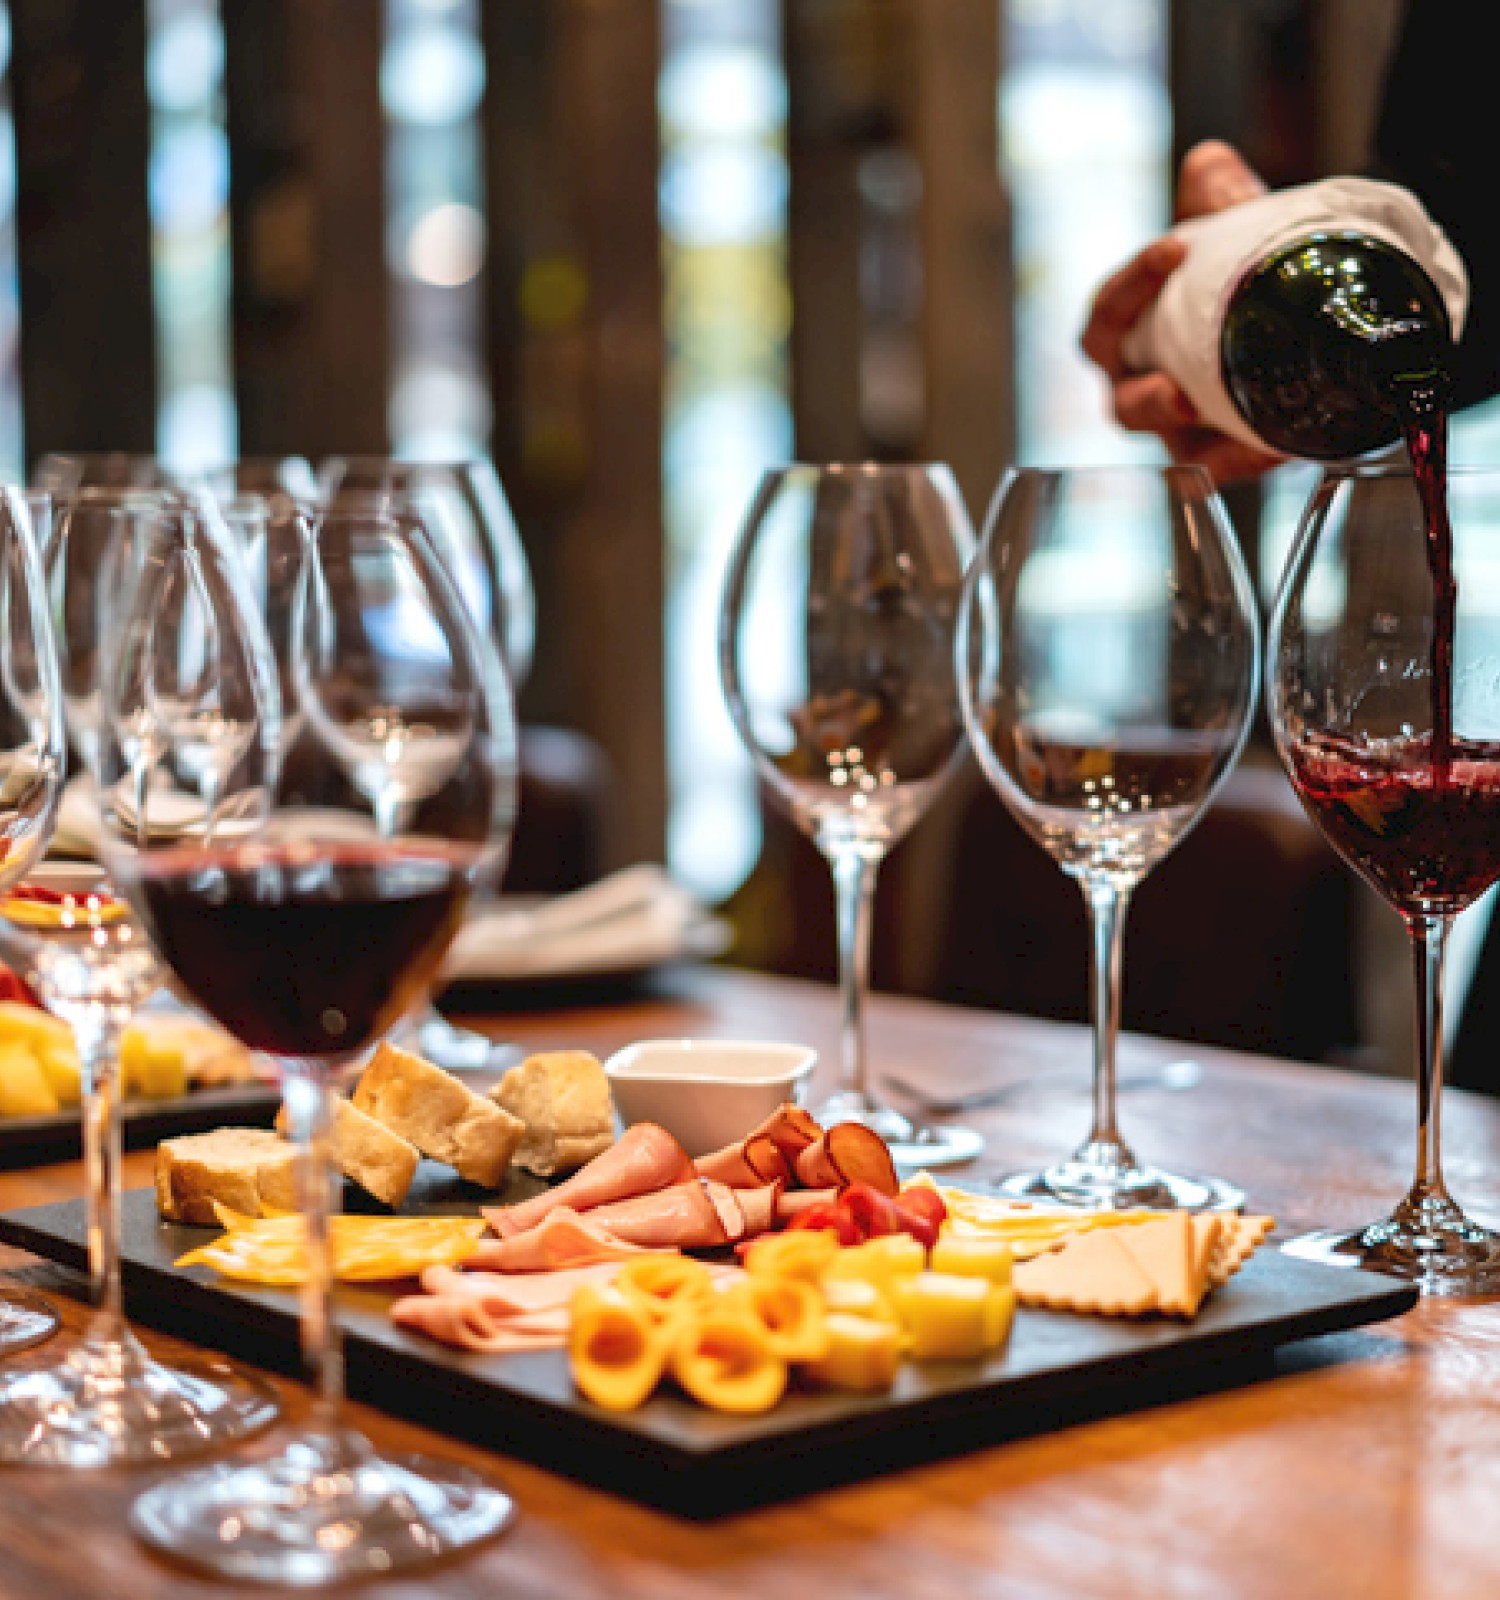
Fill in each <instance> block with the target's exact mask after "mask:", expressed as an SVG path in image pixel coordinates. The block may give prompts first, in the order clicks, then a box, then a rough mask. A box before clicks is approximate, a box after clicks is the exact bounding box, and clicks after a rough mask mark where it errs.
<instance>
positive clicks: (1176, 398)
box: [1081, 139, 1282, 483]
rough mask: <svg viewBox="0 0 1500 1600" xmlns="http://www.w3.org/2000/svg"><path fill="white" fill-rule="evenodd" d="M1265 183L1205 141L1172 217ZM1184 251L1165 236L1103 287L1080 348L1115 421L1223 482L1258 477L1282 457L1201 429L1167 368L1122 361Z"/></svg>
mask: <svg viewBox="0 0 1500 1600" xmlns="http://www.w3.org/2000/svg"><path fill="white" fill-rule="evenodd" d="M1265 187H1266V186H1265V184H1264V183H1262V182H1261V180H1260V177H1259V176H1258V175H1257V174H1256V173H1255V172H1254V171H1252V170H1251V168H1250V167H1249V166H1248V165H1247V163H1246V162H1245V160H1244V158H1243V157H1242V156H1241V155H1240V153H1239V152H1238V151H1237V150H1235V149H1233V148H1232V147H1231V146H1230V145H1227V144H1223V143H1221V142H1220V141H1219V140H1216V139H1211V140H1207V141H1205V142H1204V143H1202V144H1198V145H1194V146H1193V148H1192V149H1191V150H1189V151H1188V153H1187V154H1186V155H1185V156H1184V157H1183V160H1182V169H1181V171H1180V173H1179V174H1178V180H1177V219H1178V221H1184V220H1186V219H1187V218H1189V217H1200V216H1204V215H1206V214H1207V213H1209V212H1211V211H1223V210H1226V209H1227V208H1228V207H1230V206H1233V205H1238V204H1239V203H1240V202H1241V201H1244V200H1253V199H1254V198H1255V197H1256V196H1257V195H1261V194H1264V193H1265ZM1185 253H1186V252H1185V250H1184V248H1183V246H1182V245H1181V244H1180V243H1179V242H1178V241H1177V240H1176V239H1174V238H1173V237H1172V236H1171V235H1170V234H1167V235H1164V236H1163V237H1162V238H1160V239H1155V240H1153V241H1152V242H1151V243H1150V244H1148V245H1147V246H1146V248H1145V249H1144V250H1142V251H1141V252H1140V253H1139V254H1138V255H1136V256H1135V257H1134V258H1133V259H1132V260H1130V261H1128V262H1126V264H1125V265H1124V266H1123V267H1121V268H1120V270H1119V271H1118V272H1116V273H1115V274H1114V275H1113V276H1112V277H1111V278H1109V279H1108V280H1107V281H1106V282H1105V283H1103V284H1101V285H1100V287H1099V289H1098V291H1097V293H1096V294H1095V296H1094V301H1093V304H1092V306H1091V307H1090V309H1089V315H1088V321H1087V322H1086V324H1085V325H1084V330H1083V336H1082V340H1081V343H1082V345H1083V353H1084V354H1085V355H1086V356H1087V357H1088V358H1089V359H1090V360H1091V361H1092V362H1093V363H1094V364H1095V365H1096V366H1097V367H1099V369H1100V370H1101V371H1102V372H1103V373H1104V375H1105V377H1106V378H1107V379H1108V380H1109V385H1110V399H1111V403H1112V405H1113V408H1114V415H1115V420H1116V421H1117V422H1118V423H1119V424H1120V425H1121V427H1123V428H1128V429H1130V430H1131V431H1132V432H1135V433H1154V434H1157V435H1159V436H1160V438H1161V439H1162V442H1163V443H1164V444H1165V445H1166V447H1167V451H1168V453H1169V454H1170V455H1171V457H1172V459H1173V460H1174V461H1177V462H1181V463H1191V464H1196V465H1198V466H1202V467H1206V468H1207V469H1208V471H1209V472H1210V473H1211V474H1212V475H1213V477H1214V478H1215V479H1216V480H1217V481H1218V482H1220V483H1227V482H1231V481H1233V480H1235V479H1239V478H1252V477H1256V476H1258V475H1259V474H1261V473H1263V472H1266V471H1268V470H1269V469H1270V468H1271V467H1274V466H1276V465H1278V464H1279V463H1280V461H1281V460H1282V458H1281V457H1280V456H1277V455H1271V454H1269V453H1267V452H1266V451H1263V450H1255V449H1252V448H1250V447H1249V446H1248V445H1244V444H1241V443H1240V442H1239V441H1238V440H1237V439H1231V438H1229V437H1228V435H1227V434H1223V433H1220V432H1219V431H1218V429H1217V428H1211V427H1206V426H1205V425H1204V424H1203V423H1202V422H1201V420H1200V419H1199V416H1198V412H1197V410H1196V409H1195V407H1194V406H1193V403H1192V401H1191V400H1189V399H1188V397H1187V395H1186V394H1184V393H1183V391H1182V389H1181V388H1180V387H1179V386H1178V384H1176V383H1175V382H1174V381H1173V380H1172V379H1171V378H1169V377H1168V376H1167V375H1166V374H1165V373H1164V372H1135V371H1132V370H1131V368H1130V365H1129V363H1128V362H1127V361H1126V360H1125V355H1124V348H1123V347H1124V341H1125V335H1126V334H1127V333H1129V331H1130V329H1131V328H1132V327H1133V326H1134V324H1135V322H1136V320H1137V318H1139V317H1140V315H1141V313H1142V312H1143V311H1144V310H1145V309H1146V308H1147V306H1149V305H1150V304H1151V302H1152V301H1153V300H1155V299H1156V297H1157V295H1158V294H1160V293H1161V288H1162V285H1163V284H1164V283H1165V282H1166V281H1167V279H1168V278H1169V277H1170V276H1171V274H1172V272H1173V271H1174V269H1175V268H1176V267H1178V266H1179V265H1181V262H1182V259H1183V256H1184V254H1185Z"/></svg>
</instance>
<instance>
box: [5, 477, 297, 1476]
mask: <svg viewBox="0 0 1500 1600" xmlns="http://www.w3.org/2000/svg"><path fill="white" fill-rule="evenodd" d="M78 496H82V497H83V504H84V505H86V507H87V511H88V514H87V515H86V516H84V517H82V518H81V519H80V520H77V521H75V520H74V519H73V516H72V513H73V512H74V511H77V510H78V509H79V507H78V505H76V504H75V503H74V502H75V501H76V500H77V499H78ZM84 528H87V529H88V536H87V538H86V539H85V538H82V537H79V535H80V531H81V530H82V529H84ZM220 533H221V530H218V529H217V525H216V524H215V523H214V522H213V520H212V519H211V518H208V517H205V516H204V515H202V514H201V508H199V507H197V506H196V505H195V504H194V503H193V502H192V501H190V500H187V499H178V498H175V497H171V496H159V495H155V494H149V493H148V494H144V495H141V494H137V493H136V492H134V491H130V492H127V493H126V494H125V495H123V496H122V495H118V494H115V493H114V492H113V491H105V490H82V491H78V495H75V496H71V497H68V496H65V497H64V498H63V502H62V505H61V508H60V510H59V515H58V527H57V528H56V530H55V531H54V533H53V536H52V539H51V541H50V544H49V552H48V553H49V557H50V559H51V564H52V573H51V576H52V579H53V586H52V593H53V595H54V598H55V599H56V601H57V614H58V617H59V619H60V620H59V623H58V627H57V632H58V633H59V634H61V633H66V634H67V637H68V639H69V641H70V649H69V650H68V651H67V652H65V655H66V659H67V662H68V667H69V671H70V674H71V677H70V682H71V685H72V689H73V691H74V693H73V699H72V702H71V703H72V705H73V706H74V707H75V708H77V710H78V712H79V716H80V720H79V722H78V723H77V724H76V725H75V726H74V730H73V731H74V732H75V733H76V734H78V735H80V736H84V737H83V740H82V742H83V743H85V744H86V746H87V748H88V749H89V750H90V752H91V755H92V757H93V759H95V760H97V758H98V753H99V750H100V747H101V744H102V743H103V742H104V738H103V729H104V718H103V716H102V713H101V709H100V695H99V689H100V683H101V678H100V673H101V672H102V671H103V670H104V669H103V668H102V667H101V666H100V662H101V659H102V658H103V656H104V654H105V653H106V651H107V645H106V644H105V643H104V642H102V641H103V640H104V639H105V637H106V636H107V634H108V630H109V628H110V626H111V618H112V610H111V607H110V605H109V604H108V603H107V601H106V597H107V596H109V595H111V594H115V595H118V593H119V586H120V583H121V580H122V578H123V576H124V575H127V574H131V573H133V572H134V571H135V569H136V565H137V563H138V561H139V560H140V558H141V556H142V553H143V551H144V549H145V548H146V546H147V545H148V543H149V542H150V541H152V540H159V539H164V538H168V537H170V538H171V539H173V540H175V541H177V542H178V543H179V544H180V545H181V546H182V548H183V549H185V550H188V551H191V552H192V553H193V559H194V560H195V561H196V563H197V565H198V566H199V567H200V568H201V569H203V570H204V571H207V572H209V573H211V572H212V571H213V565H212V562H211V560H210V552H211V551H212V549H213V548H214V546H215V543H216V541H217V542H223V541H222V540H221V539H220ZM95 561H97V562H98V570H97V571H96V570H95V568H94V566H93V563H94V562H95ZM176 576H177V575H176V574H175V573H174V579H175V578H176ZM85 596H86V597H87V600H86V603H85V599H84V597H85ZM178 601H179V603H180V604H181V605H182V606H183V607H186V606H187V605H188V604H189V603H190V600H189V596H188V594H187V592H186V591H184V590H182V589H179V591H178ZM158 620H160V621H162V622H164V623H166V624H168V626H166V627H164V628H163V629H162V630H161V637H162V639H163V640H164V641H165V640H166V639H167V638H168V637H170V638H171V639H172V641H173V642H174V644H175V645H177V646H179V647H181V646H182V645H183V644H184V643H185V637H184V635H183V634H182V633H181V632H180V631H179V630H177V629H175V628H174V627H172V626H171V624H173V623H175V621H176V620H177V618H176V613H175V612H174V613H173V614H172V615H163V616H162V617H160V618H159V619H158ZM198 637H199V641H200V643H201V642H202V640H203V635H202V633H201V630H200V633H199V635H198ZM20 659H21V658H20V657H17V659H16V660H13V661H12V662H11V663H10V666H11V670H12V671H13V672H14V671H15V670H16V669H17V664H18V661H19V660H20ZM85 663H87V665H85ZM179 665H186V667H187V672H186V675H185V676H184V674H183V672H181V671H179V672H178V673H177V674H176V675H175V676H172V677H169V676H168V675H167V674H165V673H164V674H163V675H162V676H161V677H160V678H159V679H157V680H155V682H154V683H153V684H152V685H151V688H152V698H151V700H150V703H149V705H147V706H145V707H143V709H142V711H141V715H140V716H139V717H138V718H137V719H136V721H135V722H134V723H133V724H132V725H131V727H130V729H129V730H128V735H127V738H126V739H125V741H124V742H125V744H126V745H127V746H128V748H129V750H130V756H131V767H130V772H129V780H130V781H129V783H128V784H125V785H122V786H120V787H118V788H116V789H112V790H110V791H109V794H108V799H109V801H110V806H109V815H110V816H111V817H112V818H113V819H114V821H115V823H116V824H117V825H118V826H121V827H125V828H128V829H130V830H131V831H132V833H134V834H135V835H136V836H138V837H141V838H145V837H147V836H148V835H150V836H165V837H168V838H171V837H175V836H176V835H178V834H179V833H182V832H193V831H197V832H198V833H200V834H202V833H204V832H205V831H207V830H208V829H209V828H210V827H211V825H212V820H213V819H212V815H211V814H210V813H209V811H208V806H207V804H206V802H205V800H204V798H203V796H202V794H200V795H198V796H195V797H194V798H193V800H192V801H191V803H190V804H188V805H187V806H186V807H184V806H183V805H182V804H180V803H175V802H176V801H177V800H178V798H179V797H176V796H173V795H168V794H163V793H159V792H158V791H157V790H156V789H155V788H153V787H152V786H151V784H150V783H149V781H148V780H149V777H150V773H151V768H152V766H153V765H154V762H155V759H156V754H157V752H158V751H159V749H160V747H161V743H162V741H164V740H165V739H167V738H168V737H177V738H180V739H182V740H183V741H184V743H185V744H187V745H188V746H190V747H191V749H192V751H193V753H194V757H195V759H196V760H197V763H198V769H199V786H200V789H201V788H203V787H204V786H205V785H212V786H213V792H214V794H215V795H217V784H218V772H219V770H220V765H221V764H220V762H219V756H218V755H215V756H213V757H212V758H207V759H206V758H205V754H204V751H205V740H206V739H207V740H209V742H210V743H215V742H217V741H218V733H217V732H216V731H214V730H222V728H223V727H224V726H226V725H228V724H229V723H230V722H232V720H233V719H232V718H228V717H226V716H225V715H224V704H223V680H222V679H220V678H218V677H214V678H213V679H212V681H211V680H210V676H209V674H208V673H207V671H206V670H205V667H204V661H203V656H202V654H201V652H200V653H199V654H198V655H196V656H195V655H193V654H192V653H191V652H189V653H188V655H187V657H186V658H185V661H183V660H180V661H179ZM222 666H223V663H222V660H216V665H215V671H216V672H218V671H219V670H221V669H222ZM188 685H190V686H191V687H190V689H189V688H187V687H186V686H188ZM59 700H60V701H64V702H65V703H66V700H65V697H64V696H62V695H59ZM153 718H154V719H159V721H160V723H161V726H160V727H156V726H153V725H152V719H153ZM169 728H170V733H169V731H168V730H169ZM219 755H222V749H221V750H220V752H219ZM209 768H213V769H214V772H213V774H212V775H211V776H210V775H208V769H209ZM95 775H96V778H97V769H96V774H95ZM94 792H95V795H96V797H97V796H98V795H99V793H100V791H99V789H98V786H97V783H96V786H95V791H94ZM22 890H23V892H22V893H19V894H18V893H16V892H15V891H12V893H11V894H9V895H7V897H6V898H5V899H3V900H0V941H3V950H4V954H5V955H6V958H7V959H8V960H10V961H11V962H12V963H13V964H14V965H16V966H17V967H18V968H19V969H20V970H21V971H22V973H23V975H24V977H25V978H26V981H27V982H28V984H29V985H30V987H31V988H32V990H33V992H34V993H35V994H36V995H37V996H38V997H39V998H40V1000H41V1001H42V1003H43V1004H44V1005H45V1006H46V1007H47V1009H48V1010H49V1011H52V1012H53V1013H54V1014H56V1015H57V1016H59V1017H61V1018H62V1019H63V1021H65V1022H67V1023H68V1024H69V1025H70V1026H71V1028H72V1030H73V1033H74V1037H75V1039H76V1042H77V1047H78V1058H79V1065H80V1080H81V1090H82V1098H83V1152H84V1171H85V1176H86V1179H87V1191H86V1205H87V1219H88V1226H87V1238H88V1259H89V1273H90V1279H91V1283H92V1288H93V1298H94V1303H95V1308H96V1309H95V1314H94V1316H93V1318H92V1319H91V1321H90V1324H89V1327H88V1329H87V1332H86V1334H85V1336H84V1338H83V1339H81V1340H80V1341H78V1342H77V1343H76V1344H74V1345H73V1346H72V1347H71V1348H69V1349H65V1350H63V1351H62V1352H61V1353H59V1354H56V1355H53V1354H52V1353H51V1351H50V1350H49V1351H48V1352H47V1353H46V1354H45V1355H44V1356H42V1357H36V1358H32V1359H31V1360H29V1361H28V1362H26V1363H24V1364H16V1365H8V1366H7V1367H6V1368H5V1369H4V1371H3V1374H0V1460H3V1461H9V1462H21V1463H26V1464H31V1465H45V1466H56V1467H106V1466H117V1465H140V1464H144V1463H155V1462H164V1461H171V1460H176V1459H179V1458H181V1457H185V1456H190V1455H196V1454H201V1453H202V1452H204V1451H207V1450H210V1449H213V1448H215V1447H217V1446H221V1445H224V1444H227V1443H230V1442H232V1441H234V1440H237V1439H241V1438H243V1437H245V1436H246V1435H248V1434H250V1433H252V1432H254V1431H256V1430H258V1429H259V1428H262V1427H264V1426H266V1425H267V1424H268V1423H269V1422H271V1421H272V1419H273V1418H274V1417H275V1415H276V1411H277V1406H276V1401H275V1398H274V1395H273V1393H272V1391H271V1390H270V1389H269V1388H268V1387H267V1386H266V1385H265V1384H263V1383H261V1382H260V1381H259V1380H258V1379H256V1378H253V1377H251V1376H250V1375H248V1374H246V1373H243V1372H241V1371H240V1370H238V1369H237V1368H235V1367H232V1366H231V1365H230V1364H229V1363H228V1362H224V1361H220V1360H217V1359H202V1360H200V1359H195V1358H184V1359H181V1360H178V1361H174V1362H172V1363H171V1364H167V1363H164V1362H161V1361H158V1360H156V1359H154V1358H153V1357H152V1356H150V1355H149V1354H148V1353H147V1351H146V1349H145V1347H144V1346H143V1345H142V1344H141V1343H140V1342H139V1341H138V1340H137V1339H136V1338H135V1336H134V1335H133V1334H132V1333H131V1331H130V1330H129V1328H128V1326H127V1325H126V1321H125V1315H124V1306H123V1301H122V1296H121V1282H120V1161H121V1131H120V1062H119V1045H120V1038H121V1035H122V1034H123V1032H124V1030H125V1027H126V1025H127V1024H128V1023H129V1021H130V1019H131V1016H132V1015H133V1013H134V1011H135V1009H136V1008H137V1007H138V1006H139V1005H140V1004H141V1003H142V1002H143V1001H145V1000H146V999H147V997H148V996H150V995H151V994H153V993H154V992H155V990H156V989H157V987H158V985H159V983H160V978H161V972H160V967H159V964H158V962H157V960H156V957H155V956H154V954H153V953H152V951H151V948H150V946H149V944H148V943H147V941H146V939H145V937H144V935H143V934H142V932H141V930H140V927H139V925H138V924H137V922H136V920H135V918H134V917H133V916H132V915H131V911H130V907H129V906H128V904H127V903H126V902H125V901H124V900H122V899H121V898H119V896H118V895H117V894H116V893H115V890H114V888H113V886H112V885H111V883H110V882H109V881H108V878H107V876H106V873H105V871H104V869H103V868H102V867H101V866H99V865H98V864H97V863H92V862H89V863H72V864H68V865H66V866H64V865H60V864H59V865H56V866H52V865H47V864H43V865H41V866H38V867H36V868H34V869H33V870H32V871H31V872H30V873H29V874H28V875H27V880H26V883H25V884H24V885H22Z"/></svg>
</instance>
